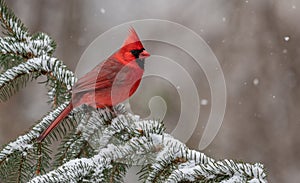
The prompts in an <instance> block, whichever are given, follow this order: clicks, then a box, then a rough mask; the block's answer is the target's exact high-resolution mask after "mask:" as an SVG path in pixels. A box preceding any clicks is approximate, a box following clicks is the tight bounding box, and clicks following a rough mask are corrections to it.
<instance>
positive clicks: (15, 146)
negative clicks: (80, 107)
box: [0, 103, 67, 165]
mask: <svg viewBox="0 0 300 183" xmlns="http://www.w3.org/2000/svg"><path fill="white" fill-rule="evenodd" d="M66 106H67V103H65V104H62V105H61V106H59V107H58V108H57V109H55V110H53V111H52V112H50V113H49V114H48V115H46V116H45V117H44V118H43V119H42V120H41V121H40V122H39V123H38V124H37V125H35V126H34V127H33V128H32V130H30V131H29V132H28V133H26V134H25V135H22V136H20V137H18V138H17V139H16V140H15V141H13V142H10V143H9V144H8V145H6V146H5V147H4V148H3V149H2V150H1V151H0V165H1V164H2V163H3V162H4V161H5V160H6V159H7V158H8V157H9V156H11V155H12V154H14V153H15V152H27V151H28V150H29V149H32V148H33V142H34V140H35V139H36V138H37V137H38V136H39V135H40V133H41V132H42V131H43V130H44V129H45V128H46V127H48V126H49V125H50V123H51V122H52V121H53V120H54V119H55V118H56V117H57V116H58V115H59V114H60V113H61V112H62V110H64V108H66Z"/></svg>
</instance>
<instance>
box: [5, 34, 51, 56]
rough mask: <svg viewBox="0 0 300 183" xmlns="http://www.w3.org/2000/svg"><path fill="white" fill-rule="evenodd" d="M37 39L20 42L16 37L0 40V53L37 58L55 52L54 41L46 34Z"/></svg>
mask: <svg viewBox="0 0 300 183" xmlns="http://www.w3.org/2000/svg"><path fill="white" fill-rule="evenodd" d="M39 34H40V35H39V36H38V37H36V38H31V37H30V38H28V40H27V41H22V42H19V41H17V40H16V39H15V38H14V37H4V38H0V52H1V53H2V54H8V53H12V54H17V55H23V56H25V57H27V58H28V57H29V58H32V57H37V56H41V55H44V54H46V55H47V54H49V53H52V52H53V51H54V46H53V40H52V39H51V38H50V37H49V36H48V35H46V34H44V33H39Z"/></svg>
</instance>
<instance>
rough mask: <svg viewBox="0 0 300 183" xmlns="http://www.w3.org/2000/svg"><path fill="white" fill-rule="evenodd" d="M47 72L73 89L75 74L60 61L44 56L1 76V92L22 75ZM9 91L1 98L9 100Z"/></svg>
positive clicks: (2, 94)
mask: <svg viewBox="0 0 300 183" xmlns="http://www.w3.org/2000/svg"><path fill="white" fill-rule="evenodd" d="M41 71H44V72H47V73H50V74H51V75H52V76H53V77H54V78H56V79H57V80H58V81H60V82H62V83H64V84H65V85H66V87H67V89H68V90H69V89H71V88H72V86H73V85H74V83H75V82H76V80H77V78H76V77H75V75H74V73H73V72H72V71H70V70H68V69H67V67H66V66H65V65H64V64H63V63H62V62H61V61H60V60H58V59H56V58H52V57H49V56H42V57H39V58H32V59H30V60H28V61H27V62H25V63H21V64H19V65H18V66H15V67H13V68H11V69H8V70H6V71H5V72H4V73H2V74H1V75H0V91H1V90H3V89H4V90H5V89H6V87H5V86H6V85H7V84H10V83H11V82H13V81H14V80H15V79H17V78H18V77H20V76H22V75H29V74H31V73H33V72H41ZM7 90H8V91H5V92H1V96H0V98H2V100H3V98H4V99H5V98H7V97H6V96H5V95H6V93H10V92H9V91H11V89H7Z"/></svg>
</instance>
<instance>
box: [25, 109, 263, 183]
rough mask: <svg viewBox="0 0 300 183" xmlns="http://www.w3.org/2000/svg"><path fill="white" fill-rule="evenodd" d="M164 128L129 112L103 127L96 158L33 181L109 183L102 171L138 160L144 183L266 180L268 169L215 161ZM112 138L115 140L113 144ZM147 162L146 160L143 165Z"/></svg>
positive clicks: (75, 162)
mask: <svg viewBox="0 0 300 183" xmlns="http://www.w3.org/2000/svg"><path fill="white" fill-rule="evenodd" d="M81 128H83V126H82V127H81ZM161 129H162V124H161V123H160V122H158V121H153V120H141V119H140V118H139V117H138V116H136V115H132V114H130V113H128V114H126V115H119V116H117V117H116V118H114V119H113V122H112V126H107V128H106V129H101V130H102V132H101V134H103V136H101V137H100V138H99V139H96V140H99V141H102V140H104V142H103V143H99V144H101V145H100V146H99V150H98V154H97V155H95V156H93V157H92V158H80V159H73V160H70V161H69V162H67V163H65V164H63V165H62V166H60V167H59V168H57V169H56V170H53V171H51V172H49V173H47V174H45V175H42V176H38V177H35V178H34V179H32V180H31V181H30V182H32V183H35V182H66V181H74V182H76V181H78V180H82V179H83V178H84V177H86V176H89V177H91V179H89V181H95V182H101V181H105V179H103V172H104V171H105V170H107V169H110V168H112V162H120V163H125V164H127V165H136V163H137V162H139V163H141V164H139V165H145V166H148V167H149V169H148V171H147V172H146V177H144V178H145V182H149V183H151V182H155V181H157V180H160V181H165V182H170V183H171V182H180V181H191V182H194V181H200V180H201V181H215V182H216V181H218V180H220V181H221V180H222V181H223V182H224V183H225V182H234V181H237V180H238V181H239V182H252V183H254V182H262V183H264V182H267V180H266V174H265V172H264V169H263V165H261V164H258V163H257V164H254V165H252V164H248V163H236V162H234V161H232V160H221V161H216V160H214V159H212V158H210V157H207V156H206V155H205V154H203V153H201V152H198V151H195V150H190V149H189V148H188V147H187V146H186V145H185V144H183V143H182V142H180V141H178V140H176V139H174V138H173V137H172V136H171V135H169V134H167V133H164V132H163V131H162V130H161ZM121 131H122V132H123V133H122V134H123V135H122V138H121V139H123V143H119V142H120V141H118V135H117V134H120V132H121ZM124 131H125V134H124ZM103 132H105V133H103ZM126 134H127V135H126ZM126 137H127V138H126ZM113 138H115V139H114V140H112V139H113ZM94 140H95V139H94ZM103 145H105V147H103ZM143 159H144V161H141V160H143ZM137 160H139V161H137ZM170 165H172V166H170ZM176 167H177V168H176ZM166 170H169V171H167V172H170V173H167V172H166ZM144 175H145V174H144ZM220 181H219V182H220Z"/></svg>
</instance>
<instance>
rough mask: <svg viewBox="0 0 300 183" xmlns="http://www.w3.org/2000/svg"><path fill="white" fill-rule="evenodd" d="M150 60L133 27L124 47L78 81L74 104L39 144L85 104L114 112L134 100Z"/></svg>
mask: <svg viewBox="0 0 300 183" xmlns="http://www.w3.org/2000/svg"><path fill="white" fill-rule="evenodd" d="M149 56H150V54H149V53H148V52H147V51H146V50H145V48H144V46H143V44H142V42H141V41H140V39H139V37H138V35H137V33H136V31H135V30H134V28H133V27H130V28H129V34H128V36H127V38H126V39H125V41H124V43H123V45H122V46H121V47H120V48H119V49H118V50H117V51H116V52H114V53H113V54H112V55H111V56H110V57H108V58H107V59H106V60H105V61H103V62H101V63H99V64H98V65H97V66H95V67H94V68H93V69H92V70H91V71H89V72H88V73H86V74H85V75H84V76H82V77H81V78H80V79H78V81H77V82H76V83H75V84H74V86H73V87H72V89H71V92H72V98H71V101H70V103H69V104H68V105H67V107H66V108H65V109H64V110H63V111H62V112H61V113H60V114H59V115H58V116H57V117H56V119H55V120H54V121H53V122H52V123H51V124H50V125H49V126H48V127H47V128H46V129H45V130H44V131H43V132H42V133H41V134H40V136H39V137H38V138H37V141H38V142H42V141H43V140H44V139H45V137H47V135H48V134H49V133H50V132H51V131H52V130H53V129H54V128H55V127H56V126H57V125H58V124H59V123H61V122H62V120H63V119H64V118H65V117H66V116H68V114H69V113H70V112H71V111H72V110H73V109H74V108H76V107H79V106H81V105H83V104H85V105H88V106H91V107H94V108H111V107H113V106H114V105H116V104H119V103H121V102H123V101H124V100H126V99H128V98H129V97H130V96H132V95H133V94H134V92H135V91H136V90H137V88H138V87H139V85H140V82H141V79H142V76H143V73H144V64H145V58H147V57H149Z"/></svg>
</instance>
